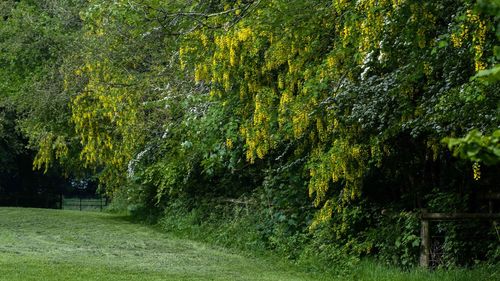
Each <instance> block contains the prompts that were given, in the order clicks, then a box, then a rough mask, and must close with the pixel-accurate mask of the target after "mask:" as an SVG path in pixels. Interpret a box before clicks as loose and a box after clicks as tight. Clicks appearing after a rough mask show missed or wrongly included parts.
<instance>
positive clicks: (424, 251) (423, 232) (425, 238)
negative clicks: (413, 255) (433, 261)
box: [420, 209, 431, 268]
mask: <svg viewBox="0 0 500 281" xmlns="http://www.w3.org/2000/svg"><path fill="white" fill-rule="evenodd" d="M425 214H427V209H422V210H421V214H420V220H421V228H420V240H421V244H420V266H421V267H424V268H427V267H429V256H430V247H431V239H430V233H429V220H428V219H427V218H426V217H425Z"/></svg>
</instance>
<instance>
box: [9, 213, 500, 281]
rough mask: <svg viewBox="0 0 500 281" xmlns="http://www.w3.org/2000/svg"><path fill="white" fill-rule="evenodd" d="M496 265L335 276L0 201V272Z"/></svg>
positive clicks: (466, 274)
mask: <svg viewBox="0 0 500 281" xmlns="http://www.w3.org/2000/svg"><path fill="white" fill-rule="evenodd" d="M499 277H500V275H499V273H498V268H494V267H490V268H482V269H476V270H454V271H438V272H424V271H411V272H402V271H399V270H396V269H390V268H385V267H382V266H378V265H376V264H375V263H372V262H364V263H361V264H360V265H359V267H357V268H356V269H355V270H354V271H353V272H351V273H349V274H347V275H346V276H342V277H336V278H335V277H332V276H329V275H327V274H325V273H319V272H310V271H308V270H307V268H302V267H295V266H293V265H291V264H286V263H281V262H278V261H276V260H273V259H269V258H265V257H262V258H256V257H255V258H252V257H249V256H248V255H241V254H238V253H234V252H233V251H229V250H226V249H223V248H217V247H212V246H209V245H207V244H203V243H198V242H194V241H190V240H185V239H182V238H179V237H175V236H173V235H169V234H165V233H162V232H161V231H159V230H157V229H155V228H153V227H150V226H145V225H139V224H134V223H131V222H130V221H128V220H127V219H126V218H124V217H120V216H116V215H110V214H105V213H93V212H78V211H66V210H64V211H61V210H44V209H19V208H0V280H9V281H17V280H19V281H21V280H22V281H25V280H111V281H113V280H499Z"/></svg>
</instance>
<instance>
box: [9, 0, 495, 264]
mask: <svg viewBox="0 0 500 281" xmlns="http://www.w3.org/2000/svg"><path fill="white" fill-rule="evenodd" d="M499 17H500V4H499V3H498V1H486V0H483V1H455V0H453V1H452V0H444V1H416V0H379V1H370V0H366V1H341V0H339V1H317V0H291V1H290V0H287V1H285V0H210V1H185V0H177V1H156V0H141V1H131V0H126V1H125V0H124V1H121V0H118V1H105V0H89V1H84V0H61V1H46V0H45V1H42V0H21V1H13V0H5V1H3V2H2V3H1V4H0V19H1V21H0V94H1V96H0V109H1V112H0V144H1V150H0V153H1V155H2V166H1V167H0V172H1V173H0V175H1V177H2V179H1V180H2V182H0V188H4V179H5V177H6V176H5V175H9V169H10V168H11V167H12V165H13V164H12V159H14V158H13V157H14V156H13V155H14V154H16V153H17V152H16V150H12V149H11V148H14V147H16V148H17V149H19V151H20V152H19V153H24V152H25V151H26V150H29V151H34V153H35V156H34V157H33V159H32V160H33V166H34V168H35V169H37V170H41V171H45V172H49V173H50V172H53V173H54V172H58V173H59V174H61V175H64V176H66V177H69V178H74V179H77V178H84V177H88V175H92V176H95V177H97V178H98V180H99V183H100V185H101V190H102V191H103V192H106V193H107V194H108V195H110V196H112V197H113V198H114V204H115V206H121V207H122V208H128V210H129V211H131V212H133V213H135V214H140V215H143V216H145V217H148V218H150V219H153V220H158V219H161V221H162V223H163V225H164V226H165V227H166V228H169V229H177V230H179V229H181V230H182V229H184V230H189V229H190V230H189V231H187V232H186V233H188V232H190V233H192V231H193V230H198V231H204V235H202V236H203V237H205V238H206V239H208V238H207V237H209V238H210V239H212V240H214V241H218V242H220V243H225V244H234V245H236V246H237V247H244V248H250V249H252V248H262V249H272V250H274V251H278V252H280V253H281V254H282V255H286V256H288V257H289V258H292V259H296V260H298V261H306V260H314V261H320V260H323V261H326V262H327V263H328V262H337V263H344V264H345V263H351V262H352V261H355V260H357V259H358V258H360V257H363V256H376V257H378V258H380V259H381V260H383V261H385V262H388V263H395V264H399V265H403V266H411V265H413V264H415V263H416V262H417V255H418V250H419V242H420V241H419V236H418V231H419V221H418V210H419V209H421V208H427V209H428V210H429V211H435V212H455V211H459V212H488V211H498V206H496V207H495V206H493V207H489V205H488V202H485V201H481V200H479V199H478V198H479V197H480V196H479V194H481V193H482V192H498V191H499V190H498V182H499V173H498V172H499V169H498V163H499V159H500V146H499V144H498V140H499V138H500V130H499V116H500V115H499V105H500V99H499V98H500V86H499V83H498V80H499V77H500V75H499V74H500V67H499V66H498V60H499V56H500V51H499V50H500V47H499V40H498V39H499V36H500V25H499V23H500V22H499ZM5 128H6V129H5ZM13 131H15V133H13ZM20 140H22V141H20ZM18 143H21V144H22V145H18ZM22 151H24V152H22ZM9 161H10V162H9ZM488 208H489V209H488ZM495 208H496V209H495ZM497 232H498V226H496V225H493V226H492V224H490V223H484V222H483V223H479V222H470V223H467V224H463V223H439V224H436V225H435V228H434V230H433V235H435V236H436V237H437V238H435V240H436V245H437V246H436V247H438V248H439V249H440V250H439V251H438V252H439V259H440V261H439V263H440V264H441V265H445V266H451V265H464V264H471V263H474V262H476V261H489V262H493V263H495V262H498V261H499V258H500V251H499V248H498V247H497V246H498V243H499V240H498V239H499V238H498V236H497Z"/></svg>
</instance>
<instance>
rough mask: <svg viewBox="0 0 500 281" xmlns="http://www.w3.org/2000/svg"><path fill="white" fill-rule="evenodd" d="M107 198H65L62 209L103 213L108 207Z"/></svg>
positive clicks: (62, 201)
mask: <svg viewBox="0 0 500 281" xmlns="http://www.w3.org/2000/svg"><path fill="white" fill-rule="evenodd" d="M108 203H109V201H108V198H107V197H93V198H92V197H63V198H62V200H61V209H64V210H80V211H102V210H104V209H105V208H106V207H107V206H108Z"/></svg>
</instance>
